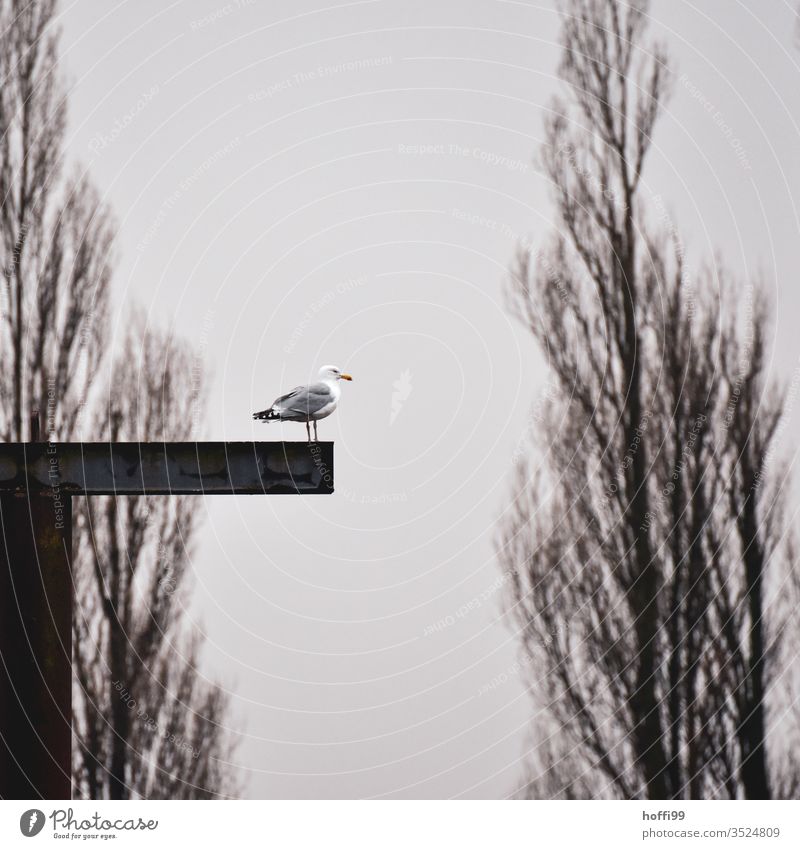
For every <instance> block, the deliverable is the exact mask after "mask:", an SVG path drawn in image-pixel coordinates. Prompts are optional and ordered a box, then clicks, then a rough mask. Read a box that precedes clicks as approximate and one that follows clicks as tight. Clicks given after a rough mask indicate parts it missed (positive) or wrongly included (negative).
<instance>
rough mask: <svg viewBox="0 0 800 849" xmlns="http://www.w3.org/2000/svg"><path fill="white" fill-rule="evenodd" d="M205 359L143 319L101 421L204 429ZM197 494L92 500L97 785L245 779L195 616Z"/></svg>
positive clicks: (179, 432) (137, 787) (92, 788)
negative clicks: (189, 601) (190, 617)
mask: <svg viewBox="0 0 800 849" xmlns="http://www.w3.org/2000/svg"><path fill="white" fill-rule="evenodd" d="M201 393H202V386H201V384H200V382H199V380H198V375H197V371H196V359H195V358H194V357H193V356H192V353H191V351H190V350H189V349H188V348H187V347H186V346H185V345H180V344H178V343H176V342H175V341H173V340H172V339H171V338H170V336H169V335H168V334H166V333H161V332H157V331H152V330H149V329H148V328H147V327H146V326H145V323H144V320H143V318H142V317H141V316H140V317H139V319H138V320H137V321H135V322H133V323H132V326H131V329H130V330H129V331H128V336H127V337H126V340H125V344H124V349H123V351H122V352H121V354H120V356H119V357H118V358H117V360H116V362H115V364H114V367H113V369H112V374H111V378H110V382H109V384H108V387H107V394H106V402H107V403H106V404H105V407H104V409H103V410H102V412H100V413H98V416H97V429H98V431H102V432H103V433H104V435H105V436H106V438H108V439H111V440H114V441H119V440H123V441H161V440H164V441H167V440H186V439H189V438H191V437H192V431H193V428H194V426H195V425H196V418H197V416H198V415H199V414H200V412H201V410H202V403H201V397H200V395H201ZM198 510H199V506H198V503H197V500H196V499H193V498H191V497H178V496H176V497H171V498H164V497H159V498H157V499H148V498H147V497H135V498H132V497H121V498H117V497H110V496H109V497H107V498H94V499H86V500H85V503H84V505H83V507H82V509H81V510H80V512H79V521H78V528H79V530H78V535H79V539H80V545H79V548H78V551H79V554H78V556H77V557H76V562H75V573H76V583H77V586H78V588H79V596H80V598H81V599H82V600H85V601H86V603H85V604H82V605H81V607H80V610H79V611H78V614H77V616H76V618H75V645H76V651H75V665H76V670H77V678H76V685H75V702H76V736H77V742H78V745H77V746H76V747H75V755H76V763H75V781H76V785H77V788H78V791H79V793H80V795H83V796H88V797H90V798H112V799H120V798H129V797H140V798H141V797H144V798H211V797H217V796H224V795H228V794H230V793H232V792H233V790H234V788H233V786H232V784H231V782H230V780H229V779H228V778H227V775H228V773H227V771H226V770H225V769H224V759H225V758H226V757H227V755H228V745H227V742H226V741H227V736H226V735H225V733H224V730H223V726H222V720H223V715H224V713H225V709H226V701H227V700H226V698H225V697H224V694H223V693H222V691H221V689H220V688H219V687H218V686H216V685H214V684H211V683H208V682H206V681H205V680H204V679H203V677H202V675H201V673H200V671H199V669H198V663H199V649H200V641H199V639H198V638H197V637H196V636H188V635H187V632H186V628H185V626H184V624H183V619H184V615H183V614H184V603H185V591H186V584H187V568H188V565H189V562H190V558H191V553H192V543H193V539H194V536H195V531H196V528H197V525H198V518H199V517H198Z"/></svg>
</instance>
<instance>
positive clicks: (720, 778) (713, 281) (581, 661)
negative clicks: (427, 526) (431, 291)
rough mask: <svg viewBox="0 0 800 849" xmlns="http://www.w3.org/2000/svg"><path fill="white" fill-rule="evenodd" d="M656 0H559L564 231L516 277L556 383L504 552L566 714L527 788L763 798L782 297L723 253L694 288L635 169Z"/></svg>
mask: <svg viewBox="0 0 800 849" xmlns="http://www.w3.org/2000/svg"><path fill="white" fill-rule="evenodd" d="M647 7H648V4H647V3H646V2H644V1H643V0H642V2H632V3H622V2H619V0H569V2H567V3H566V9H565V15H564V21H563V46H564V52H563V59H562V64H561V74H562V76H563V78H564V79H565V80H566V82H567V83H568V85H569V98H568V101H567V102H564V101H558V102H557V103H556V105H555V109H554V110H553V113H552V115H553V117H551V118H550V119H549V120H548V122H547V132H546V142H545V145H544V148H543V151H542V158H543V162H544V167H545V171H546V173H547V175H548V177H549V178H550V180H551V182H552V186H553V189H554V192H555V199H556V209H557V214H558V220H559V230H558V232H557V234H556V235H555V236H554V237H553V240H552V243H551V245H550V247H549V248H548V250H547V251H545V252H544V253H543V254H542V255H532V254H530V253H525V252H523V253H521V255H520V257H519V263H518V267H517V269H516V272H515V274H514V277H513V281H512V304H513V308H514V309H515V310H516V312H517V314H518V315H519V317H520V318H521V319H522V320H523V321H524V322H525V323H526V324H527V326H529V327H530V330H531V332H532V333H533V334H534V335H535V336H536V337H537V339H538V340H539V341H540V343H541V345H542V347H543V349H544V351H545V353H546V355H547V357H548V359H549V364H550V367H551V368H552V370H553V372H554V374H555V377H556V380H557V384H558V388H559V391H558V393H557V397H556V398H555V399H554V400H552V401H551V402H550V403H549V404H548V412H547V416H548V420H547V428H546V433H547V434H548V435H549V441H548V442H547V443H546V444H545V445H544V446H543V447H544V449H545V451H546V458H545V460H546V461H545V462H544V463H543V464H541V465H540V466H539V467H538V468H536V469H533V468H532V467H531V464H530V463H523V464H521V466H520V469H519V471H518V479H517V485H516V493H515V500H514V503H513V505H512V508H511V510H510V512H509V517H508V519H507V520H506V521H505V523H504V526H503V528H502V538H501V543H500V550H499V556H500V560H501V562H502V565H503V567H504V568H505V569H507V570H509V572H510V573H511V575H512V576H513V581H512V586H513V591H512V598H511V610H512V611H513V613H514V615H515V617H516V621H517V622H518V624H519V627H520V630H521V633H522V634H523V637H524V642H525V647H526V649H527V651H528V652H530V654H531V655H532V656H533V657H534V658H535V659H536V660H537V661H538V662H536V663H535V664H534V666H533V675H534V677H535V687H532V689H533V690H534V691H537V692H540V693H544V694H545V696H544V706H545V707H547V708H548V709H549V715H550V717H551V723H550V724H549V725H547V726H544V727H542V728H540V729H539V752H540V754H541V755H542V757H541V759H540V763H539V765H540V770H539V773H540V774H539V775H538V777H537V778H536V779H534V780H531V781H529V782H528V792H530V793H543V794H545V795H560V796H568V797H569V796H578V797H586V796H607V795H610V796H619V797H625V798H634V797H645V798H653V799H662V798H686V797H689V798H703V797H711V796H727V797H732V798H736V797H740V796H746V797H748V798H762V797H768V796H770V795H772V793H773V787H772V785H771V782H770V769H769V762H768V758H767V755H768V748H767V745H766V741H767V718H768V707H769V705H768V698H767V692H766V689H767V688H766V680H767V676H768V674H769V663H770V656H771V652H772V650H773V649H774V648H775V646H776V645H777V644H778V643H779V641H780V639H781V637H782V635H783V634H784V630H785V629H784V628H783V626H781V625H779V624H776V627H774V628H772V629H770V627H769V625H770V623H771V622H774V623H778V622H779V620H778V618H777V616H776V615H775V612H774V610H772V609H770V608H768V606H767V603H766V599H767V591H766V590H767V581H768V579H769V578H770V576H773V577H774V579H775V580H778V581H779V580H783V579H784V578H785V577H786V569H785V568H783V567H784V566H786V565H787V563H788V561H787V560H786V559H785V556H784V554H785V546H784V545H783V541H784V540H783V536H784V529H783V528H782V527H781V526H780V524H779V521H778V517H779V516H780V507H781V504H782V500H783V487H784V486H785V481H777V482H771V483H770V482H768V481H767V478H768V475H767V470H766V468H765V462H766V458H767V457H768V456H769V455H770V453H771V451H772V446H773V439H774V436H775V432H776V428H777V425H778V422H779V421H780V416H781V409H782V407H781V402H780V400H779V398H778V396H777V393H775V392H774V391H773V390H770V389H769V388H768V387H769V381H768V376H767V350H766V339H767V331H768V321H767V318H768V310H767V309H766V307H765V305H764V301H763V297H762V296H761V295H760V294H759V292H760V290H758V289H756V288H755V287H748V288H746V289H744V290H737V288H736V287H735V286H733V285H731V284H728V283H726V282H725V281H723V280H720V279H719V277H718V276H715V275H714V274H713V273H712V272H711V271H707V272H705V273H704V274H703V275H702V276H701V277H700V279H699V280H698V281H697V282H698V284H699V285H697V286H695V285H693V284H692V282H691V281H690V280H689V279H688V276H687V274H686V272H685V267H684V262H683V250H682V246H681V244H680V242H679V240H678V239H677V237H676V235H675V233H674V230H673V232H671V233H667V234H664V233H663V232H661V231H663V230H664V229H665V228H664V227H663V225H662V223H661V221H659V222H657V223H656V226H653V219H654V218H655V219H661V220H662V221H663V219H664V218H665V217H666V215H665V213H664V210H663V208H658V205H657V204H652V205H651V206H650V207H648V204H647V203H646V201H645V199H644V198H643V196H642V191H641V175H642V170H643V167H644V165H645V161H646V158H647V153H648V151H649V148H650V144H651V139H652V133H653V130H654V127H655V124H656V120H657V118H658V114H659V111H660V106H661V103H662V100H663V97H664V90H665V79H666V57H665V55H664V53H663V51H662V50H661V49H660V48H657V47H653V46H649V45H647V44H645V43H644V41H643V35H644V30H645V25H646V18H647ZM667 229H669V228H667ZM743 296H744V299H745V302H747V301H748V299H749V306H750V309H749V310H744V311H742V313H741V315H743V317H741V318H738V319H737V318H736V316H735V314H734V316H732V317H731V316H730V312H731V310H732V309H733V310H734V312H735V309H736V304H737V303H739V304H741V303H742V301H741V300H740V299H741V298H742V297H743ZM789 772H790V773H791V772H795V773H796V772H797V765H796V764H791V765H789Z"/></svg>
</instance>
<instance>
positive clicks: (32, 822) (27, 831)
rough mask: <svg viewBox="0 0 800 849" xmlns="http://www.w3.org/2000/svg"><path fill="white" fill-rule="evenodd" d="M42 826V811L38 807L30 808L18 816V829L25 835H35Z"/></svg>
mask: <svg viewBox="0 0 800 849" xmlns="http://www.w3.org/2000/svg"><path fill="white" fill-rule="evenodd" d="M43 828H44V812H43V811H40V810H39V809H38V808H31V809H30V810H29V811H25V813H24V814H23V815H22V816H21V817H20V818H19V830H20V831H21V832H22V833H23V834H24V835H25V837H36V835H37V834H38V833H39V832H40V831H41V830H42V829H43Z"/></svg>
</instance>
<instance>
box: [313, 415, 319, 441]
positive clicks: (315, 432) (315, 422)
mask: <svg viewBox="0 0 800 849" xmlns="http://www.w3.org/2000/svg"><path fill="white" fill-rule="evenodd" d="M314 442H319V437H318V436H317V420H316V419H314Z"/></svg>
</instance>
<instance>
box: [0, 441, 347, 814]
mask: <svg viewBox="0 0 800 849" xmlns="http://www.w3.org/2000/svg"><path fill="white" fill-rule="evenodd" d="M32 432H33V433H36V429H35V428H34V430H33V431H32ZM332 492H333V443H332V442H320V443H311V444H309V443H306V442H196V443H195V442H118V443H109V442H91V443H86V442H83V443H82V442H66V443H52V442H50V443H47V442H29V443H3V444H0V534H2V539H0V797H2V798H5V799H25V798H44V799H69V798H70V796H71V777H70V776H71V763H70V746H71V739H72V731H71V729H72V597H73V585H72V572H71V561H72V508H71V502H72V496H73V495H280V494H304V495H315V494H329V493H332Z"/></svg>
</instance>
